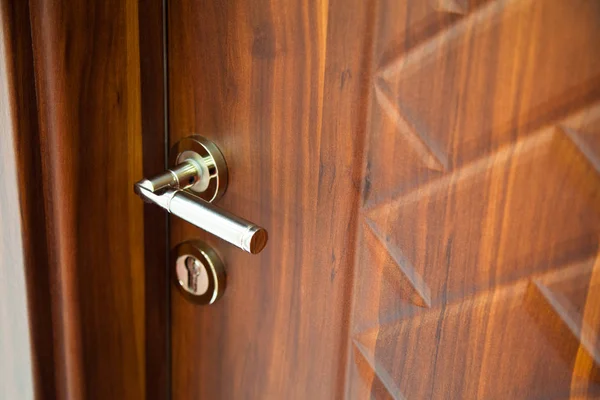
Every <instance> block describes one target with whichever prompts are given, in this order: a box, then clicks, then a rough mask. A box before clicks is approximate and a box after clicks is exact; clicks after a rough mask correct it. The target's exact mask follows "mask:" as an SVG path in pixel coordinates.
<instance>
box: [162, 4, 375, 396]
mask: <svg viewBox="0 0 600 400" xmlns="http://www.w3.org/2000/svg"><path fill="white" fill-rule="evenodd" d="M360 3H361V2H358V1H357V2H355V4H347V3H345V5H344V6H343V7H342V4H341V3H340V5H335V10H339V11H340V12H342V13H343V14H341V15H342V16H343V15H346V16H347V18H348V19H350V20H356V21H359V27H361V26H363V27H364V26H366V24H365V23H364V21H365V19H366V17H367V16H368V13H367V12H366V11H367V9H366V8H365V5H363V4H360ZM169 5H170V6H169V13H168V15H169V38H168V43H169V87H170V92H169V95H170V100H169V106H170V107H169V109H170V138H171V142H172V143H174V142H175V141H176V140H178V139H180V138H182V137H185V136H187V135H190V134H191V133H199V134H202V135H204V136H206V137H208V138H210V139H212V140H214V141H215V142H216V143H217V144H218V145H219V147H220V148H221V150H222V151H223V153H224V156H225V159H226V161H227V164H228V168H229V172H230V180H229V186H228V189H227V193H226V194H225V196H224V197H223V199H222V200H220V201H219V204H220V205H221V206H222V207H223V208H225V209H226V210H228V211H231V212H234V213H235V214H237V215H241V216H243V217H245V218H247V219H249V220H251V221H255V222H256V223H259V224H260V225H261V226H264V227H265V228H266V229H267V230H268V231H269V244H267V248H266V249H265V250H264V251H263V252H262V253H261V254H260V255H258V256H252V255H249V254H245V253H243V252H241V251H239V250H238V249H235V248H233V247H232V246H231V245H229V244H227V243H225V242H221V241H218V240H216V239H214V238H212V237H208V236H205V235H203V234H202V232H200V231H199V230H198V229H195V228H193V227H192V226H191V225H188V224H186V223H184V222H182V221H180V220H177V219H173V220H172V244H173V245H175V244H176V243H178V242H180V241H182V240H186V239H189V238H190V237H202V238H204V239H206V240H207V241H208V242H209V243H211V244H213V245H214V247H215V248H216V249H217V251H218V252H219V253H220V254H221V256H222V258H223V259H224V261H225V264H226V266H227V268H228V288H227V289H226V293H225V295H224V297H223V298H222V299H220V300H219V301H218V302H217V303H215V304H214V306H210V307H206V308H200V307H197V306H194V305H192V304H189V303H187V302H186V301H185V300H183V299H182V298H181V296H180V295H179V294H178V293H175V292H174V293H173V296H172V357H173V363H172V379H173V391H174V396H175V397H176V398H190V397H191V398H198V397H205V398H214V397H222V398H248V397H253V398H265V397H267V398H268V397H272V398H315V397H319V396H325V397H327V396H330V397H332V396H335V395H336V393H337V392H338V391H339V388H341V387H342V385H343V378H344V375H343V374H344V368H343V366H344V364H345V362H344V359H345V357H346V347H347V345H346V342H347V329H348V325H347V324H348V319H347V317H348V312H349V309H348V308H347V306H346V304H347V303H348V300H349V299H350V297H349V295H350V292H349V290H350V284H351V278H352V275H351V274H352V258H353V254H354V252H353V248H354V235H353V234H349V233H351V232H353V231H354V226H353V224H355V223H356V213H357V207H358V191H357V186H358V185H359V184H360V183H359V182H360V172H361V169H362V166H361V162H360V160H361V153H362V149H363V145H362V143H363V139H364V137H363V136H362V135H352V134H351V133H352V132H356V131H357V130H358V129H359V126H360V121H361V119H362V118H364V115H365V113H366V109H364V108H361V107H364V104H362V103H361V101H360V99H361V96H362V95H363V93H362V92H361V90H362V87H361V85H359V82H360V80H361V79H362V78H361V70H362V69H363V68H364V65H363V64H364V60H362V59H356V58H350V59H348V60H346V59H344V57H343V54H344V53H348V54H352V53H361V52H362V51H363V49H364V48H365V46H366V42H367V40H366V28H362V32H364V33H361V34H360V35H359V37H358V38H357V40H355V41H353V42H351V43H345V42H346V40H345V37H346V36H347V35H348V34H349V33H350V31H353V30H354V29H353V28H352V27H351V26H349V25H347V24H346V23H343V24H338V23H336V24H334V25H333V26H328V19H329V15H328V12H329V11H330V8H329V7H328V6H327V5H326V4H320V3H306V2H301V1H294V2H288V1H282V2H277V3H272V4H271V3H269V2H267V1H259V2H242V1H232V2H195V1H189V2H188V1H172V2H170V3H169ZM332 7H333V5H332ZM330 30H336V31H335V32H332V33H331V34H328V32H329V31H330ZM330 45H331V48H329V49H328V47H329V46H330ZM326 54H327V55H331V57H330V59H329V62H326V61H327V60H326V58H325V56H326ZM324 132H327V133H326V134H324ZM300 310H302V312H300ZM265 371H270V373H268V374H267V373H265ZM308 382H310V384H309V383H308Z"/></svg>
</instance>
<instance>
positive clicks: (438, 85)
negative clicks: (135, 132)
mask: <svg viewBox="0 0 600 400" xmlns="http://www.w3.org/2000/svg"><path fill="white" fill-rule="evenodd" d="M168 15H169V24H168V27H169V32H168V45H167V46H168V57H169V67H168V77H169V85H170V90H169V109H170V139H171V143H174V142H175V141H176V140H178V139H180V138H182V137H185V136H187V135H190V134H192V133H199V134H202V135H205V136H206V137H208V138H210V139H213V140H214V141H215V142H216V143H217V144H218V145H219V146H220V147H221V149H222V150H223V153H224V155H225V158H226V160H227V163H228V165H229V169H230V178H231V179H230V184H229V188H228V192H227V193H226V194H225V196H224V198H223V199H222V200H221V201H220V205H221V206H223V207H224V208H226V209H228V210H230V211H232V212H234V213H238V214H240V215H242V216H244V217H246V218H248V219H250V220H251V221H255V222H257V223H259V224H261V225H263V226H265V227H266V228H267V230H268V231H269V237H270V243H269V244H268V245H267V248H266V249H265V250H264V251H263V253H261V254H260V255H259V256H251V255H248V254H244V253H242V252H240V251H239V250H237V249H235V248H233V247H232V246H231V245H228V244H226V243H224V242H222V241H219V240H218V239H214V238H211V237H208V236H207V235H205V234H203V233H202V232H201V231H199V230H198V229H195V228H193V227H191V226H190V225H188V224H186V223H184V222H182V221H180V220H177V219H173V220H172V232H171V233H172V245H175V244H176V243H178V242H180V241H183V240H186V239H189V238H191V237H197V236H199V237H203V238H205V239H206V240H207V241H208V242H209V243H211V244H213V245H214V247H215V248H216V249H217V251H218V252H219V253H220V254H221V255H222V257H223V259H224V260H225V263H226V267H227V271H228V288H227V290H226V292H225V295H224V297H223V298H222V299H220V300H219V301H218V302H217V303H216V304H215V305H213V306H210V307H200V306H195V305H193V304H190V303H188V302H186V301H185V300H184V299H183V298H182V297H181V296H179V294H178V293H177V292H173V293H172V305H171V306H172V357H173V363H172V374H173V381H172V383H173V394H174V397H175V398H182V399H183V398H211V399H212V398H227V399H229V398H235V399H242V398H257V399H259V398H260V399H262V398H274V399H275V398H276V399H282V398H286V399H299V398H302V399H304V398H315V399H316V398H323V399H330V398H341V397H345V398H352V399H354V398H356V399H362V398H377V399H379V398H395V399H404V398H409V399H412V398H436V399H438V398H439V399H448V398H455V399H467V398H481V399H508V398H510V399H521V398H528V399H541V398H555V399H566V398H572V399H575V398H593V397H595V396H598V395H600V379H599V373H598V367H599V365H600V342H599V329H600V319H599V318H598V309H599V308H600V303H599V301H600V300H599V296H598V293H600V286H599V284H598V282H599V281H598V271H599V268H600V261H599V260H600V257H599V246H598V240H599V233H600V53H599V52H598V43H599V42H600V3H598V2H597V1H595V0H577V1H569V2H565V1H561V0H551V1H534V0H521V1H517V0H514V1H513V0H506V1H504V0H489V1H486V0H477V1H467V0H431V1H418V0H402V1H396V0H371V1H350V2H348V1H335V0H331V1H315V2H304V1H258V2H243V1H235V0H234V1H229V2H210V1H209V2H194V1H190V0H173V1H170V2H169V13H168Z"/></svg>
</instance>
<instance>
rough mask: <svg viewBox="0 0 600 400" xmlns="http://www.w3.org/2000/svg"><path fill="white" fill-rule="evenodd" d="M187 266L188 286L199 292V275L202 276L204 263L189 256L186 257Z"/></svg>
mask: <svg viewBox="0 0 600 400" xmlns="http://www.w3.org/2000/svg"><path fill="white" fill-rule="evenodd" d="M185 268H186V269H187V271H188V280H187V284H188V288H189V289H190V290H191V291H192V292H194V293H197V292H198V277H199V276H200V273H201V269H200V268H202V265H201V264H200V262H199V261H198V260H196V258H194V257H187V258H186V259H185Z"/></svg>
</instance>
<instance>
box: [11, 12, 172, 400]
mask: <svg viewBox="0 0 600 400" xmlns="http://www.w3.org/2000/svg"><path fill="white" fill-rule="evenodd" d="M29 6H30V10H29V13H28V14H29V15H30V18H31V29H30V30H29V32H28V34H29V35H30V36H29V37H31V38H32V44H33V53H32V55H33V57H32V63H31V64H30V67H32V66H34V69H33V75H34V76H33V78H34V79H31V80H30V82H31V83H33V82H35V85H36V86H35V89H36V91H35V94H36V97H35V99H36V100H37V101H36V102H34V104H36V105H37V109H36V113H34V115H32V117H34V118H33V119H34V120H35V121H36V122H37V133H36V135H35V140H37V141H38V142H39V148H40V149H41V151H40V153H39V157H38V159H37V163H38V165H39V170H37V172H36V171H33V172H32V173H31V174H29V175H23V179H24V182H30V183H31V182H35V184H32V185H31V188H35V189H36V192H35V193H29V194H28V196H31V198H33V199H35V198H38V199H41V200H40V201H41V202H42V204H43V206H44V207H43V210H44V211H43V216H44V219H43V221H42V223H40V221H37V222H36V223H34V224H32V225H31V226H29V227H28V229H29V232H28V233H29V234H31V232H34V231H35V230H37V232H43V233H41V235H43V236H44V238H43V243H42V245H43V244H44V243H45V244H46V246H47V247H45V246H42V247H44V248H47V254H46V256H45V258H44V263H43V264H41V265H33V266H32V271H35V277H38V276H39V277H41V281H42V284H40V287H39V288H41V289H44V288H45V289H46V290H49V302H48V303H47V305H48V306H49V307H50V312H49V313H48V314H49V315H50V317H48V321H46V322H47V323H48V322H49V324H46V325H45V326H38V328H39V332H43V334H44V335H45V337H48V338H51V340H52V343H51V347H50V348H51V350H52V353H53V354H52V356H51V357H52V360H51V361H50V360H48V359H46V360H44V362H43V364H42V365H43V369H44V371H52V372H50V373H52V374H53V375H54V376H53V377H52V378H53V383H52V384H49V383H47V382H45V384H47V385H48V386H44V387H43V388H39V387H38V389H37V390H36V394H37V395H38V396H39V397H43V398H132V399H134V398H146V397H147V396H146V393H150V394H149V395H148V397H152V396H156V397H159V398H160V397H162V396H161V395H160V393H161V392H162V393H164V391H165V390H166V388H165V384H166V378H165V377H166V374H165V371H164V362H165V361H164V359H165V358H166V356H165V355H164V351H162V352H161V351H160V348H163V349H164V348H165V344H164V343H165V341H166V338H165V334H164V332H165V331H166V323H165V321H164V316H165V314H166V313H165V311H164V308H165V305H164V301H165V298H164V295H165V290H164V289H162V288H161V287H160V283H156V284H154V285H153V286H151V287H150V288H149V293H148V294H149V295H152V296H154V295H158V296H160V295H162V296H163V298H162V301H163V303H162V304H161V301H160V300H157V299H155V298H152V299H151V300H150V301H146V295H147V294H146V293H145V279H146V276H145V271H144V269H145V268H146V267H148V268H149V269H150V271H151V274H153V276H155V277H160V274H161V272H160V271H161V270H162V269H163V268H164V262H165V257H166V252H165V251H164V250H165V245H164V243H166V232H165V230H164V226H165V223H164V219H162V218H161V215H156V214H154V218H156V219H157V221H158V228H157V229H156V230H153V229H150V227H148V226H145V224H144V211H143V205H142V203H141V202H140V201H139V199H138V198H137V197H136V196H135V195H134V194H133V191H132V185H133V183H134V182H135V181H136V180H137V179H139V178H140V177H141V176H142V174H143V172H144V170H145V169H148V170H149V169H152V170H155V169H157V168H162V164H163V162H164V161H163V160H164V157H163V154H164V144H163V138H164V131H163V130H162V128H161V127H162V123H163V120H162V118H163V116H162V115H161V114H157V113H156V111H157V108H156V107H154V108H153V107H152V106H151V105H148V101H149V102H150V103H151V104H156V103H152V101H153V100H152V97H151V96H152V95H154V94H155V95H156V96H158V97H159V98H161V97H162V91H159V92H156V93H154V92H153V91H154V90H156V88H157V87H158V88H159V89H160V88H162V84H161V85H158V86H157V85H156V84H153V83H152V82H149V79H148V76H149V75H150V74H151V73H152V72H153V68H154V66H148V63H143V66H142V63H141V62H140V57H141V55H142V54H141V53H140V43H139V37H138V35H139V30H140V27H139V25H138V18H139V17H140V14H138V11H139V10H138V2H137V1H127V2H119V1H114V2H92V3H90V2H79V1H76V2H73V1H52V2H45V1H31V2H29ZM153 10H155V9H153ZM145 12H146V11H145ZM152 12H155V11H152V10H148V11H147V13H148V14H144V13H142V14H141V15H154V16H155V18H153V19H151V20H149V21H145V25H144V31H145V32H147V31H149V30H151V29H154V30H156V31H158V32H160V30H161V29H162V28H161V27H162V21H161V14H160V9H159V14H158V15H157V14H152ZM157 20H158V22H156V21H157ZM153 23H154V24H155V25H154V26H152V27H151V24H153ZM25 37H27V36H25ZM152 37H154V36H151V37H148V36H146V37H145V39H146V38H147V39H148V40H150V39H151V38H152ZM144 43H146V44H145V46H146V47H145V49H148V45H147V42H144ZM158 46H159V49H157V50H156V51H153V52H152V54H156V53H158V54H162V50H161V49H160V43H158ZM145 55H146V54H145V53H144V56H145ZM159 60H160V56H159ZM157 64H159V65H160V62H158V63H157ZM159 73H160V67H159ZM142 74H143V75H144V81H143V82H142V77H141V75H142ZM158 79H159V80H160V82H162V79H161V78H160V77H159V78H158ZM142 86H143V87H144V88H145V95H146V96H148V100H147V101H146V105H147V108H146V110H147V111H144V112H142V111H141V107H142V102H141V97H140V96H141V87H142ZM155 102H159V103H160V100H155ZM153 117H154V118H157V120H155V121H154V122H155V123H156V125H157V126H158V127H159V128H158V129H157V130H156V131H153V132H151V133H150V134H149V135H152V136H144V135H142V129H141V128H142V118H143V120H144V124H145V125H146V126H147V125H150V124H151V120H152V118H153ZM154 146H158V147H157V148H155V147H154ZM22 150H24V148H22ZM33 150H35V146H34V147H33ZM143 151H144V152H147V154H148V157H149V159H143V156H142V152H143ZM34 154H35V153H34ZM157 155H158V157H156V156H157ZM34 158H35V157H34ZM153 172H154V171H153ZM152 218H153V217H152V215H150V216H148V223H149V224H151V223H153V222H154V221H153V219H152ZM161 224H162V225H161ZM161 226H162V227H163V229H162V230H161ZM161 243H163V245H162V246H161ZM155 244H156V246H154V245H155ZM146 249H147V250H146ZM145 256H148V257H150V260H149V261H148V263H146V262H145ZM32 276H33V274H32ZM44 277H46V278H45V279H47V284H43V280H44ZM164 281H165V280H164V278H163V283H164ZM34 286H35V285H34ZM39 288H38V289H39ZM157 288H158V289H157ZM30 299H31V295H30ZM149 308H152V309H151V310H149ZM147 311H148V312H147ZM147 314H149V315H151V317H150V318H147ZM34 317H35V321H38V319H39V318H40V316H39V315H37V313H35V315H34ZM161 318H162V319H161ZM154 328H156V330H155V331H153V332H152V333H151V334H150V335H146V329H154ZM147 346H152V347H154V349H153V351H155V352H156V353H153V354H152V357H150V359H151V361H148V360H147V358H146V351H147ZM147 361H148V363H147ZM157 364H160V365H158V366H157ZM161 365H162V366H163V367H162V368H163V369H162V370H161ZM46 374H47V375H48V374H49V373H46ZM147 376H148V378H149V380H147V379H146V377H147Z"/></svg>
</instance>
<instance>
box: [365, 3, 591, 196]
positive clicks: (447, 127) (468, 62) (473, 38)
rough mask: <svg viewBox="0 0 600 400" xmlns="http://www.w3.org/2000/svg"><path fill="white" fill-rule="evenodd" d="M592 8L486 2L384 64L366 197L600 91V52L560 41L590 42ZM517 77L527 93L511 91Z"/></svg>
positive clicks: (546, 120) (484, 148)
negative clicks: (558, 75) (562, 75)
mask: <svg viewBox="0 0 600 400" xmlns="http://www.w3.org/2000/svg"><path fill="white" fill-rule="evenodd" d="M413 3H414V2H410V4H411V5H412V4H413ZM578 4H579V3H578ZM596 7H597V5H595V4H594V2H592V1H588V2H581V4H580V5H578V6H574V5H572V4H571V3H568V2H566V3H565V2H559V1H554V2H553V3H552V4H551V5H547V6H545V7H543V8H542V7H540V6H539V4H538V3H537V2H535V1H534V0H523V1H492V2H487V3H485V4H483V5H481V6H479V7H475V8H473V10H472V12H471V13H470V14H468V16H466V17H463V18H460V19H459V20H458V21H457V22H456V23H454V24H452V25H449V26H447V28H446V29H443V30H441V31H439V33H437V34H436V35H434V36H432V37H431V38H430V39H429V40H427V41H425V42H422V43H420V44H419V45H417V46H415V47H412V48H410V50H409V51H407V52H406V51H404V49H401V50H402V51H401V52H400V53H399V54H396V55H395V56H394V57H391V58H390V59H389V60H388V61H387V62H386V63H385V64H384V65H381V66H380V68H379V69H378V70H377V71H376V73H375V78H374V79H373V81H374V89H373V99H374V101H373V107H372V116H371V122H370V128H371V131H370V134H369V152H368V155H367V157H368V170H367V176H366V179H368V189H369V191H368V192H366V193H365V201H366V204H369V205H370V204H373V203H376V202H379V201H382V200H383V199H385V198H387V197H388V196H389V195H396V194H399V193H403V192H406V191H408V190H410V189H413V188H415V187H418V186H419V185H421V184H423V183H426V182H427V181H430V180H433V179H437V178H439V176H440V173H439V172H438V171H441V170H453V169H455V168H459V167H461V166H463V165H466V164H467V163H469V162H472V161H473V160H475V159H477V158H479V157H481V156H483V155H485V154H491V153H492V152H494V151H496V150H497V149H499V148H501V147H503V146H505V145H507V144H510V143H512V142H513V141H514V139H515V137H517V136H519V137H523V136H526V135H527V134H529V133H533V132H535V131H536V130H538V129H540V128H543V127H544V126H549V125H552V124H556V123H557V122H559V121H560V120H563V119H564V118H566V117H567V116H568V115H571V114H573V113H574V112H576V111H577V110H579V109H581V108H585V107H587V106H589V105H590V104H591V103H593V102H594V101H595V100H599V99H600V90H599V87H600V85H599V83H600V74H599V73H598V71H600V57H585V58H582V57H581V56H580V55H581V49H580V48H578V46H572V45H568V44H566V43H564V41H569V43H583V44H584V45H587V46H590V47H592V44H591V41H590V40H591V39H590V37H600V25H599V24H597V20H596V17H595V15H596V14H597V11H596V10H595V8H596ZM530 21H538V23H536V24H533V25H532V24H531V23H530ZM539 21H542V22H539ZM573 26H583V27H584V28H579V29H576V30H574V29H572V27H573ZM555 31H564V32H571V34H570V35H564V36H565V38H564V39H562V42H557V40H558V39H561V38H558V39H557V35H549V34H548V33H549V32H555ZM524 38H527V40H529V41H530V42H531V43H532V44H528V43H527V42H524V40H525V39H524ZM533 43H535V48H532V46H533ZM557 47H558V48H560V49H561V51H556V49H557ZM534 50H535V57H533V56H532V55H531V54H532V53H531V52H532V51H534ZM475 51H476V52H477V56H476V57H473V56H472V55H473V52H475ZM590 51H591V49H590ZM524 60H527V62H524ZM556 71H564V73H567V72H566V71H569V72H568V74H569V78H564V79H559V80H552V81H551V84H549V82H550V80H549V78H546V77H551V76H553V74H556ZM561 73H562V72H561ZM424 78H426V79H424ZM523 81H526V82H527V85H528V86H527V93H525V94H524V93H521V92H520V91H518V90H514V88H515V86H516V85H518V83H519V82H523ZM491 94H492V95H491ZM399 160H402V162H399ZM390 165H394V169H393V171H391V172H390V171H389V166H390Z"/></svg>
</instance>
